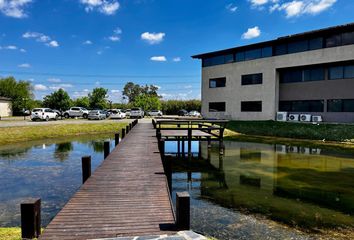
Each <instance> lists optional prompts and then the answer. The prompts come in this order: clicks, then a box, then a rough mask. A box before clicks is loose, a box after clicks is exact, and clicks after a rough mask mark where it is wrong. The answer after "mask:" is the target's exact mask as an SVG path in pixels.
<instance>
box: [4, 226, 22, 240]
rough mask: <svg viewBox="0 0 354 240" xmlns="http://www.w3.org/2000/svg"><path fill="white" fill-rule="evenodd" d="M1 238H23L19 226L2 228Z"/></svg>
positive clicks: (12, 239)
mask: <svg viewBox="0 0 354 240" xmlns="http://www.w3.org/2000/svg"><path fill="white" fill-rule="evenodd" d="M0 240H21V229H20V228H19V227H11V228H10V227H9V228H0Z"/></svg>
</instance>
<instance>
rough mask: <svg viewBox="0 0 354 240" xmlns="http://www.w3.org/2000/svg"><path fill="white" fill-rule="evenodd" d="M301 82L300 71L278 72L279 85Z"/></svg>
mask: <svg viewBox="0 0 354 240" xmlns="http://www.w3.org/2000/svg"><path fill="white" fill-rule="evenodd" d="M294 82H302V70H298V69H294V70H293V69H290V70H285V71H282V72H280V83H294Z"/></svg>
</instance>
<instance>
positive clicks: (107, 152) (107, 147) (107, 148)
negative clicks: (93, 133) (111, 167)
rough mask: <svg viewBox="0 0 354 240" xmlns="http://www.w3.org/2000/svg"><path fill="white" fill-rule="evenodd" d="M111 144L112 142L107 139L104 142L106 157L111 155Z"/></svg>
mask: <svg viewBox="0 0 354 240" xmlns="http://www.w3.org/2000/svg"><path fill="white" fill-rule="evenodd" d="M109 144H110V142H108V141H105V142H104V144H103V147H104V158H105V159H106V157H108V155H109V152H110V150H109V147H110V146H109Z"/></svg>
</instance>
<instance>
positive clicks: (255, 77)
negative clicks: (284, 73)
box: [241, 73, 263, 85]
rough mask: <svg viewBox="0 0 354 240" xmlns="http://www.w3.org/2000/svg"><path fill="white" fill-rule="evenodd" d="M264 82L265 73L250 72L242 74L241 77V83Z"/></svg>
mask: <svg viewBox="0 0 354 240" xmlns="http://www.w3.org/2000/svg"><path fill="white" fill-rule="evenodd" d="M262 83H263V74H262V73H256V74H248V75H242V77H241V85H253V84H262Z"/></svg>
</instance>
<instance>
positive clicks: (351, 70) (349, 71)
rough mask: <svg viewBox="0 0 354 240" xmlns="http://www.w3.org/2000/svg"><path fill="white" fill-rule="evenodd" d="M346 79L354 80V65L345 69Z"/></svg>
mask: <svg viewBox="0 0 354 240" xmlns="http://www.w3.org/2000/svg"><path fill="white" fill-rule="evenodd" d="M344 78H354V65H349V66H345V67H344Z"/></svg>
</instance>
